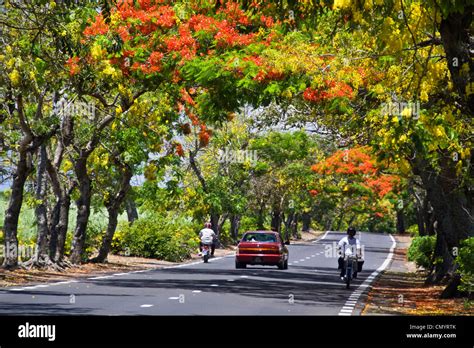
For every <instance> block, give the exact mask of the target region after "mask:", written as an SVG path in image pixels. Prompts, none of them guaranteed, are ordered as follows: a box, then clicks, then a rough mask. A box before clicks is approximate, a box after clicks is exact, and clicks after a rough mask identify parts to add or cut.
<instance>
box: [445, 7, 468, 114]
mask: <svg viewBox="0 0 474 348" xmlns="http://www.w3.org/2000/svg"><path fill="white" fill-rule="evenodd" d="M466 3H467V2H466ZM473 13H474V6H473V5H472V4H471V6H466V7H465V8H464V11H463V13H460V12H454V13H450V14H449V15H448V16H447V17H446V18H443V19H442V20H441V23H440V26H439V33H440V34H441V41H442V43H443V47H444V51H445V53H446V60H447V64H448V68H449V72H450V73H451V80H452V81H453V85H454V88H455V89H456V91H457V93H458V94H459V96H460V97H461V99H462V100H461V103H462V105H464V106H465V107H466V108H468V110H466V111H467V113H468V114H469V115H473V114H474V93H469V92H468V90H469V89H468V88H467V86H468V85H469V84H470V83H472V81H474V60H473V59H472V56H471V51H472V50H473V49H474V47H473V46H474V45H473V42H472V38H471V37H470V28H471V25H472V19H473ZM466 65H467V66H466Z"/></svg>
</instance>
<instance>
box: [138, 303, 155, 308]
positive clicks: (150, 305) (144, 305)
mask: <svg viewBox="0 0 474 348" xmlns="http://www.w3.org/2000/svg"><path fill="white" fill-rule="evenodd" d="M140 307H142V308H150V307H153V305H152V304H142V305H141V306H140Z"/></svg>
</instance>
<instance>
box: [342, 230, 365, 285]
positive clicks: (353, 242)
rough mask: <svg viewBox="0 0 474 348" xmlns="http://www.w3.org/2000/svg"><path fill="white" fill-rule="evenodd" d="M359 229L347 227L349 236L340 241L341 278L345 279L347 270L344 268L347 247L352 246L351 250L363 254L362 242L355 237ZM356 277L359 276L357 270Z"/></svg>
mask: <svg viewBox="0 0 474 348" xmlns="http://www.w3.org/2000/svg"><path fill="white" fill-rule="evenodd" d="M356 233H357V231H356V229H355V228H354V227H349V228H348V229H347V236H345V237H344V238H342V239H341V240H340V241H339V243H338V249H339V259H338V268H337V269H340V270H341V280H344V275H345V273H346V270H345V269H344V255H345V254H346V249H347V248H351V251H352V252H353V253H354V254H356V255H358V256H361V248H360V242H359V240H358V239H357V238H356V237H355V235H356ZM354 278H357V270H356V271H355V272H354Z"/></svg>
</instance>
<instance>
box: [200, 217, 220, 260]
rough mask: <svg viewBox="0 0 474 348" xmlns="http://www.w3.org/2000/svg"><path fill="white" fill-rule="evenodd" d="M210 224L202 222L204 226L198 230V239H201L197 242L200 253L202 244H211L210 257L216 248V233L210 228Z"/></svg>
mask: <svg viewBox="0 0 474 348" xmlns="http://www.w3.org/2000/svg"><path fill="white" fill-rule="evenodd" d="M211 226H212V225H211V224H210V223H209V222H206V223H205V224H204V228H203V229H202V230H201V231H200V232H199V239H200V240H201V241H200V243H199V251H200V254H201V253H202V246H203V245H210V246H211V257H212V256H214V251H215V250H216V243H215V240H216V234H215V233H214V231H213V230H212V229H211Z"/></svg>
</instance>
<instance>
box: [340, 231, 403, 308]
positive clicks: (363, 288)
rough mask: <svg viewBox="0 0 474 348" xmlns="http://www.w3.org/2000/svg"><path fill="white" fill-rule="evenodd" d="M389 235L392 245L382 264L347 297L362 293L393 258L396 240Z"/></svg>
mask: <svg viewBox="0 0 474 348" xmlns="http://www.w3.org/2000/svg"><path fill="white" fill-rule="evenodd" d="M359 233H360V237H361V236H362V232H359ZM389 237H390V239H391V240H392V245H391V246H390V250H389V252H388V255H387V257H386V258H385V261H384V262H383V263H382V265H380V267H379V268H377V269H376V270H375V271H374V272H372V274H371V275H370V276H369V277H372V278H371V279H369V277H367V278H366V279H365V280H364V282H363V283H362V284H360V285H359V287H358V288H357V289H356V290H354V292H353V293H352V294H351V296H349V298H351V297H353V298H354V297H356V296H357V298H359V297H360V296H361V295H362V293H363V292H364V291H365V289H366V288H368V287H369V286H370V284H371V283H372V282H373V281H374V279H375V278H376V277H377V276H378V275H379V274H380V272H382V271H384V270H385V269H386V268H387V266H388V265H389V264H390V262H391V261H392V258H393V251H394V250H395V247H396V246H397V242H396V240H395V238H393V236H392V235H391V234H389ZM344 312H345V311H344V310H343V309H341V311H340V312H339V315H341V313H344Z"/></svg>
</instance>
